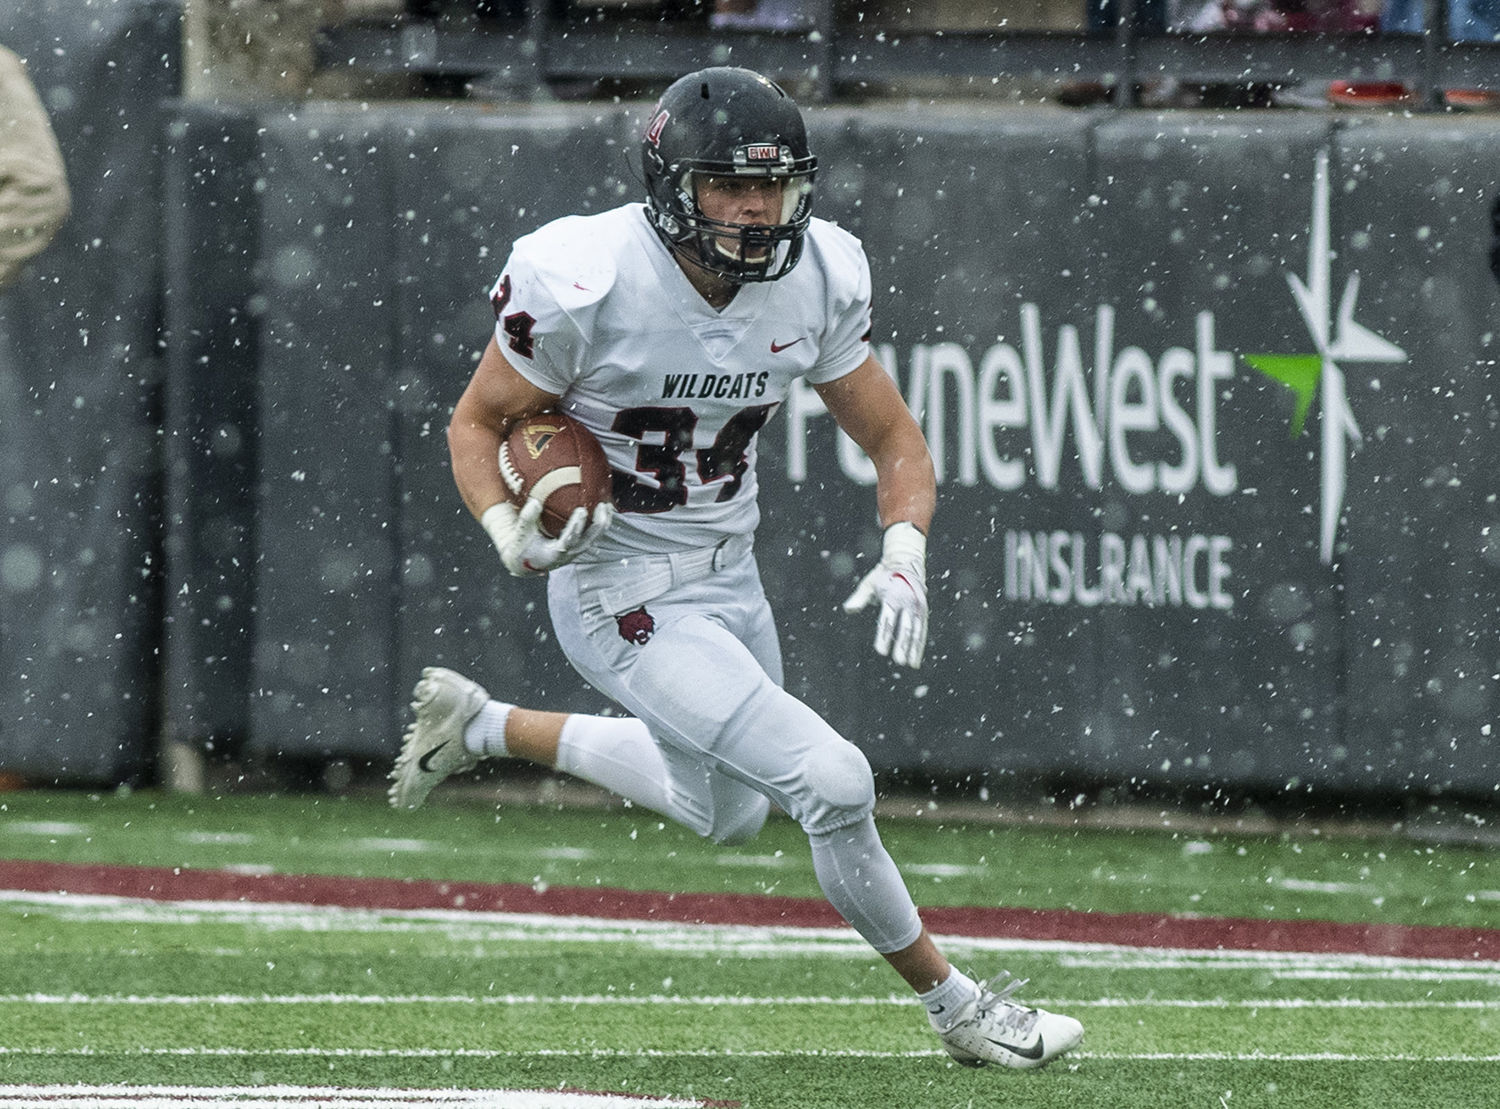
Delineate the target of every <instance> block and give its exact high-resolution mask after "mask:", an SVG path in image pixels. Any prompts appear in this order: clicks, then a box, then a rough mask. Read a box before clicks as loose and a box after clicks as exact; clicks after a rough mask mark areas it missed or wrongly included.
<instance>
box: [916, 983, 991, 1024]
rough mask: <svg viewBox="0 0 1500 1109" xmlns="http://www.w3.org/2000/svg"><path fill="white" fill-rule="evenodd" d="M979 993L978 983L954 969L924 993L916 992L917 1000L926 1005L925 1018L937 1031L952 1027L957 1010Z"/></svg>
mask: <svg viewBox="0 0 1500 1109" xmlns="http://www.w3.org/2000/svg"><path fill="white" fill-rule="evenodd" d="M978 993H979V985H978V983H976V982H975V981H974V979H972V978H970V977H969V976H968V975H967V974H965V973H964V972H963V971H961V970H958V969H956V968H955V969H954V971H953V973H951V974H949V975H948V977H947V978H945V979H943V980H942V981H941V982H939V983H938V984H937V985H936V986H934V987H933V988H932V989H930V990H928V991H927V992H926V993H922V994H918V995H917V1000H918V1001H920V1002H921V1003H922V1004H923V1005H925V1006H927V1019H928V1020H929V1021H931V1022H932V1027H933V1028H935V1029H937V1030H938V1031H939V1032H946V1031H948V1029H950V1028H952V1027H953V1022H954V1020H955V1019H956V1018H957V1017H958V1012H959V1010H960V1009H962V1008H963V1007H964V1006H965V1005H967V1004H968V1003H969V1002H970V1001H972V1000H973V999H974V997H975V995H977V994H978Z"/></svg>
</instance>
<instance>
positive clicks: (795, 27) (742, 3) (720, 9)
mask: <svg viewBox="0 0 1500 1109" xmlns="http://www.w3.org/2000/svg"><path fill="white" fill-rule="evenodd" d="M708 25H709V26H710V27H712V28H714V29H715V30H724V31H809V30H811V29H812V26H813V17H812V15H811V13H809V12H808V11H807V10H806V9H805V7H804V5H803V4H802V0H714V10H713V11H712V12H711V13H710V14H709V17H708Z"/></svg>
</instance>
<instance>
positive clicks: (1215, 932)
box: [0, 860, 1500, 962]
mask: <svg viewBox="0 0 1500 1109" xmlns="http://www.w3.org/2000/svg"><path fill="white" fill-rule="evenodd" d="M0 888H5V889H13V890H26V891H30V892H37V893H88V894H104V895H110V896H115V897H136V898H143V899H146V900H152V901H253V902H278V903H286V902H289V903H295V904H304V905H327V906H337V907H340V908H352V909H460V910H468V911H471V912H503V913H547V914H552V915H557V916H585V917H597V918H601V919H605V920H651V921H664V922H669V923H674V924H747V925H760V926H781V927H787V928H830V927H839V926H842V925H843V923H844V922H843V920H842V918H840V917H839V916H838V914H837V913H835V912H834V910H833V908H832V907H831V906H830V905H828V904H827V903H826V902H824V901H818V900H814V899H811V898H799V897H764V896H758V895H755V894H725V893H656V892H648V891H639V890H622V889H611V888H600V887H575V886H548V887H546V888H543V889H534V888H532V887H531V886H528V885H519V884H502V885H492V884H486V883H481V882H444V881H432V880H418V879H403V878H345V877H335V876H329V875H320V874H238V873H235V872H232V871H227V870H190V869H176V868H173V869H167V868H160V867H135V866H96V865H88V864H76V863H51V862H26V861H5V860H0ZM922 918H923V921H924V923H926V925H927V927H928V929H929V930H931V931H932V932H935V933H938V934H940V935H950V936H975V937H983V938H987V939H1018V940H1066V941H1072V942H1076V943H1105V944H1119V945H1123V946H1126V947H1167V948H1180V949H1187V950H1198V951H1202V950H1208V951H1212V950H1218V949H1225V950H1235V951H1300V952H1307V953H1311V954H1331V953H1346V954H1356V955H1388V956H1395V957H1399V958H1407V959H1472V960H1475V961H1486V962H1492V961H1500V929H1490V928H1455V927H1442V926H1434V925H1400V924H1343V923H1337V922H1334V921H1322V920H1253V919H1246V918H1236V917H1172V916H1155V915H1151V914H1148V913H1084V912H1075V911H1072V910H1066V909H1007V908H935V909H925V910H923V913H922Z"/></svg>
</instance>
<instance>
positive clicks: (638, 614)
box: [615, 605, 656, 647]
mask: <svg viewBox="0 0 1500 1109" xmlns="http://www.w3.org/2000/svg"><path fill="white" fill-rule="evenodd" d="M615 624H616V625H617V626H618V627H619V629H620V638H621V639H623V640H624V641H625V642H626V643H634V644H635V645H636V646H637V647H644V646H645V645H646V644H647V643H650V642H651V637H652V635H654V634H655V633H656V620H655V618H654V617H653V616H652V615H651V614H650V613H649V612H647V611H646V606H645V605H642V606H641V607H640V608H638V609H635V610H634V611H631V612H627V613H625V615H623V616H617V617H615Z"/></svg>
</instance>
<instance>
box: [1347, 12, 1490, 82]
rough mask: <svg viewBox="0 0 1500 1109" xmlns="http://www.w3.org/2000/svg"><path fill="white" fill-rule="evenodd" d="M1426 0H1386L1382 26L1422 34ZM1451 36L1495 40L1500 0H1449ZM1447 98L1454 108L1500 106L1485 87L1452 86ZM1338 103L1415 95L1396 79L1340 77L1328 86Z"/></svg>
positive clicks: (1407, 32)
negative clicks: (1461, 87)
mask: <svg viewBox="0 0 1500 1109" xmlns="http://www.w3.org/2000/svg"><path fill="white" fill-rule="evenodd" d="M1425 6H1426V5H1425V3H1424V0H1386V3H1385V7H1384V8H1382V9H1381V12H1380V29H1381V30H1382V31H1388V32H1395V33H1399V34H1420V33H1421V32H1422V15H1423V9H1424V7H1425ZM1448 38H1449V39H1451V40H1452V41H1454V42H1494V41H1495V40H1496V39H1500V0H1448ZM1443 97H1444V99H1445V100H1446V101H1447V103H1448V105H1449V106H1450V107H1454V108H1489V107H1497V106H1500V95H1497V94H1496V93H1495V92H1493V91H1489V90H1484V89H1448V90H1446V91H1445V92H1444V93H1443ZM1328 98H1329V99H1330V100H1332V101H1333V102H1334V103H1335V104H1345V105H1349V106H1361V105H1369V106H1374V107H1383V106H1390V105H1396V104H1404V103H1409V102H1410V101H1412V100H1413V99H1414V97H1413V96H1412V92H1411V90H1410V89H1408V88H1407V87H1406V86H1405V85H1402V84H1399V83H1397V82H1393V81H1340V82H1336V83H1335V84H1334V85H1333V86H1332V87H1331V88H1330V89H1329V90H1328Z"/></svg>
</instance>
